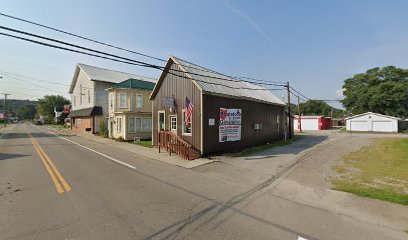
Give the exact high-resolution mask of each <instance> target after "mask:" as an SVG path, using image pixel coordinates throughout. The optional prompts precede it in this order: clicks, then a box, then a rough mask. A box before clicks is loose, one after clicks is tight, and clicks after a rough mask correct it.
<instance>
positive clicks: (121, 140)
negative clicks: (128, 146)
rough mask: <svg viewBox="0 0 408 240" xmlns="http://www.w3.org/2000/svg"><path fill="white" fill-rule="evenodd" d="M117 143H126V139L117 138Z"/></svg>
mask: <svg viewBox="0 0 408 240" xmlns="http://www.w3.org/2000/svg"><path fill="white" fill-rule="evenodd" d="M115 141H118V142H124V141H125V139H123V137H118V138H116V139H115Z"/></svg>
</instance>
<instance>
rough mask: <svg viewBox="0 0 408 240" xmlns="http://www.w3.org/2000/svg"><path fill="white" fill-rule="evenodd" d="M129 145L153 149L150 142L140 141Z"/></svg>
mask: <svg viewBox="0 0 408 240" xmlns="http://www.w3.org/2000/svg"><path fill="white" fill-rule="evenodd" d="M130 143H133V144H136V145H139V146H143V147H148V148H153V145H152V141H151V140H142V141H140V142H130Z"/></svg>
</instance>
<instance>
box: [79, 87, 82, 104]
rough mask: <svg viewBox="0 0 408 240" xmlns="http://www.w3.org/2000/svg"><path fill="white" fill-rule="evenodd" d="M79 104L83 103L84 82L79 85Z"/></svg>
mask: <svg viewBox="0 0 408 240" xmlns="http://www.w3.org/2000/svg"><path fill="white" fill-rule="evenodd" d="M79 105H82V84H81V85H79Z"/></svg>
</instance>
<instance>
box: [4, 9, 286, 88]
mask: <svg viewBox="0 0 408 240" xmlns="http://www.w3.org/2000/svg"><path fill="white" fill-rule="evenodd" d="M0 15H1V16H4V17H8V18H12V19H14V20H18V21H22V22H25V23H29V24H32V25H35V26H39V27H42V28H46V29H50V30H53V31H56V32H59V33H63V34H66V35H69V36H73V37H76V38H79V39H83V40H86V41H90V42H93V43H97V44H100V45H103V46H107V47H110V48H114V49H118V50H121V51H125V52H129V53H133V54H137V55H139V56H143V57H147V58H150V59H154V60H158V61H162V62H167V60H165V59H162V58H158V57H154V56H151V55H148V54H144V53H141V52H137V51H134V50H129V49H126V48H123V47H118V46H115V45H113V44H109V43H106V42H102V41H99V40H95V39H91V38H89V37H84V36H81V35H79V34H74V33H71V32H68V31H64V30H61V29H58V28H54V27H50V26H46V25H44V24H40V23H36V22H34V21H30V20H26V19H23V18H19V17H15V16H12V15H9V14H5V13H1V12H0ZM180 65H181V64H180ZM181 66H183V67H189V68H192V69H196V70H200V71H204V72H210V73H216V72H215V71H213V70H210V69H201V68H200V69H199V68H195V67H192V66H185V65H181ZM233 78H237V79H248V80H254V81H263V82H269V83H283V82H273V81H269V80H261V79H255V78H249V77H233ZM258 84H260V83H258Z"/></svg>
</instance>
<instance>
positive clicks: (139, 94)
mask: <svg viewBox="0 0 408 240" xmlns="http://www.w3.org/2000/svg"><path fill="white" fill-rule="evenodd" d="M138 96H140V97H141V100H142V101H141V106H140V107H138V106H137V97H138ZM142 108H143V94H141V93H138V94H136V109H142Z"/></svg>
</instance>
